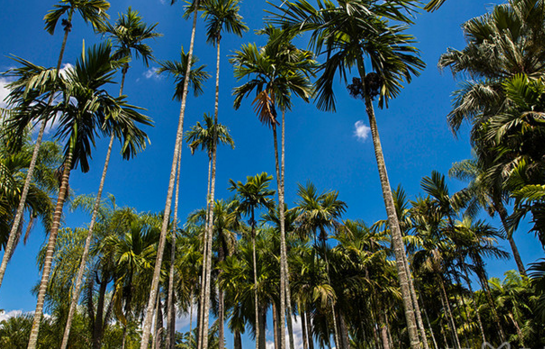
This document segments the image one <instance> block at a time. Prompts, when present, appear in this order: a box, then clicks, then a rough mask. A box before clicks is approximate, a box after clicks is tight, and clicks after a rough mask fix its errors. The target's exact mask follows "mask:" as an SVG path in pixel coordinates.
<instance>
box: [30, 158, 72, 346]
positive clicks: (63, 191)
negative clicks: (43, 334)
mask: <svg viewBox="0 0 545 349" xmlns="http://www.w3.org/2000/svg"><path fill="white" fill-rule="evenodd" d="M72 157H73V154H72V149H70V151H69V153H68V156H67V158H66V160H65V162H64V170H63V173H62V181H61V187H60V189H59V196H58V198H57V205H56V207H55V214H54V215H53V223H52V226H51V232H49V241H48V243H47V250H46V252H45V261H44V269H43V271H42V279H41V281H40V287H39V290H38V301H37V303H36V311H35V312H34V320H33V322H32V330H31V331H30V340H29V342H28V349H35V348H36V344H37V341H38V332H39V331H40V322H41V320H42V315H43V309H44V300H45V292H46V291H47V284H48V282H49V276H50V273H51V265H52V263H53V254H54V253H55V244H56V242H57V234H58V232H59V227H60V224H61V216H62V209H63V206H64V201H65V199H66V196H67V193H68V181H69V179H70V170H71V167H72Z"/></svg>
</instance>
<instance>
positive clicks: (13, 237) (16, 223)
mask: <svg viewBox="0 0 545 349" xmlns="http://www.w3.org/2000/svg"><path fill="white" fill-rule="evenodd" d="M71 21H72V11H70V12H69V13H68V22H69V23H70V22H71ZM69 28H70V27H69V26H67V27H66V28H65V30H64V37H63V40H62V45H61V51H60V53H59V59H58V61H57V70H56V72H55V80H56V79H58V77H59V71H60V69H61V64H62V57H63V56H64V50H65V48H66V41H67V39H68V33H70V29H69ZM54 98H55V92H52V93H51V96H50V97H49V101H48V102H47V106H48V107H50V106H51V104H52V103H53V100H54ZM46 125H47V121H46V120H44V121H43V122H42V124H41V125H40V131H39V132H38V138H37V139H36V143H34V150H33V152H32V159H31V160H30V165H29V167H28V170H27V175H26V179H25V185H24V186H23V192H22V193H21V199H20V201H19V206H18V207H17V213H16V214H15V218H14V220H13V226H12V227H11V231H10V233H9V238H8V242H7V243H6V247H5V249H4V256H3V258H2V264H1V265H0V287H2V281H3V280H4V274H5V273H6V269H7V267H8V262H9V260H10V258H11V255H12V254H13V250H14V249H15V245H16V242H17V232H18V231H19V227H20V225H21V221H22V220H23V215H24V211H25V204H26V198H27V196H28V191H29V190H30V184H31V182H32V177H34V169H35V168H36V162H37V161H38V155H39V153H40V147H41V146H42V139H43V136H44V133H45V127H46Z"/></svg>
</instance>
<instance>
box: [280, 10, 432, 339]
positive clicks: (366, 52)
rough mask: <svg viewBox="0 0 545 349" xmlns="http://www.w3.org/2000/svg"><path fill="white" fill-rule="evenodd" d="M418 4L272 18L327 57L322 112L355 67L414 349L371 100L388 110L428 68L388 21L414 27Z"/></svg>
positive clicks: (320, 86)
mask: <svg viewBox="0 0 545 349" xmlns="http://www.w3.org/2000/svg"><path fill="white" fill-rule="evenodd" d="M415 5H416V3H415V2H413V1H399V2H397V1H396V2H382V1H376V0H357V1H339V4H338V6H337V5H336V4H334V3H333V2H331V1H326V2H323V3H322V2H319V3H318V8H317V9H315V8H314V7H312V6H311V5H310V4H308V3H307V2H285V3H283V5H282V6H281V7H280V6H276V11H278V13H279V14H278V15H277V16H276V17H275V18H273V22H275V23H277V24H279V25H281V26H285V27H288V28H292V29H293V30H297V31H301V30H304V31H306V30H310V31H312V32H313V33H312V35H311V40H312V42H311V45H312V47H314V48H315V50H316V52H318V53H324V54H325V56H326V57H327V61H326V62H325V63H324V64H323V65H322V66H321V70H322V75H321V76H320V77H319V78H318V81H317V82H316V88H317V106H318V108H320V109H323V110H335V100H334V93H333V81H334V78H335V75H336V73H337V72H339V74H340V75H341V77H343V78H344V79H345V81H346V76H347V73H348V72H347V69H349V68H350V67H356V68H357V71H358V73H359V79H358V78H355V79H353V84H352V85H350V90H351V93H352V95H354V96H357V97H361V98H362V99H363V100H364V102H365V108H366V112H367V115H368V117H369V125H370V128H371V134H372V138H373V145H374V148H375V157H376V160H377V165H378V170H379V176H380V182H381V186H382V194H383V198H384V203H385V206H386V212H387V214H388V221H389V224H390V227H391V228H390V229H391V232H392V243H393V246H394V252H395V258H396V263H397V264H396V266H397V271H398V275H399V281H400V286H401V292H402V295H403V304H404V308H405V314H406V320H407V328H408V332H409V337H410V342H411V348H413V349H416V348H417V347H418V346H419V342H420V341H419V339H418V332H417V328H416V327H417V326H416V320H415V316H414V310H413V309H414V305H413V302H412V300H411V295H410V290H409V286H408V279H409V278H410V277H411V276H410V273H407V271H406V270H405V269H406V268H405V265H406V263H405V262H406V255H405V250H404V245H403V241H402V237H401V231H400V229H399V223H398V220H397V216H396V213H395V205H394V200H393V196H392V192H391V188H390V183H389V179H388V174H387V171H386V165H385V162H384V155H383V152H382V146H381V143H380V137H379V134H378V129H377V124H376V118H375V112H374V108H373V98H374V96H377V95H378V96H379V103H378V105H379V107H384V106H386V107H387V106H388V100H389V99H391V98H393V97H395V96H397V95H398V94H399V92H400V90H401V88H402V85H401V84H402V82H403V80H406V81H407V82H410V80H411V77H412V76H413V75H418V71H419V70H420V69H422V68H423V67H424V62H423V61H422V60H420V59H419V58H418V49H416V48H415V47H414V46H412V44H413V43H414V41H415V40H414V37H413V36H412V35H410V34H405V33H404V30H405V29H406V26H403V25H393V26H392V25H390V23H389V21H388V20H389V19H391V20H394V21H396V22H398V23H401V24H403V23H410V18H409V17H407V15H405V13H406V11H411V10H412V9H413V6H415ZM365 56H367V57H368V59H369V60H370V64H371V67H372V69H373V70H374V72H370V73H368V74H367V72H366V67H365V61H364V57H365Z"/></svg>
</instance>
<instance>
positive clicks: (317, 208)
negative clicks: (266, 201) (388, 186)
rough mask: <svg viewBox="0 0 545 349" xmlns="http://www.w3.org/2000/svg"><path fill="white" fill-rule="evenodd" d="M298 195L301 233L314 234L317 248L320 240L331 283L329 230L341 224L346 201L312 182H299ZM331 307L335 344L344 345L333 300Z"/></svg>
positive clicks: (298, 218)
mask: <svg viewBox="0 0 545 349" xmlns="http://www.w3.org/2000/svg"><path fill="white" fill-rule="evenodd" d="M297 195H298V196H299V197H300V198H301V199H300V200H299V201H298V202H297V203H296V204H297V208H298V210H299V212H300V214H299V217H297V219H296V222H297V223H298V225H299V226H298V230H299V233H300V234H302V235H306V234H313V235H314V245H315V248H317V247H318V243H317V240H318V241H319V242H320V244H321V247H322V253H323V258H324V261H325V268H326V275H327V281H328V284H330V285H331V279H330V275H329V262H328V257H327V253H328V251H327V239H328V236H327V231H328V230H330V229H332V228H334V227H336V226H339V225H340V223H339V220H340V218H341V215H342V214H343V213H344V212H345V211H346V203H344V202H343V201H341V200H339V199H338V196H339V193H338V192H335V191H330V192H324V193H321V194H318V191H317V189H316V186H314V184H312V183H310V182H308V183H307V185H306V186H302V185H301V184H299V189H298V190H297ZM330 307H331V313H332V315H333V329H334V332H335V344H336V346H338V347H342V344H341V342H340V337H339V333H338V327H337V316H336V313H335V303H334V302H333V301H332V302H331V304H330Z"/></svg>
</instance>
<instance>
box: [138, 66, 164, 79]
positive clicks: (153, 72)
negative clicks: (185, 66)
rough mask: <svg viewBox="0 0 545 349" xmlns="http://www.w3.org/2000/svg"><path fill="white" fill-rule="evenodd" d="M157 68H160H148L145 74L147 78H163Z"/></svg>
mask: <svg viewBox="0 0 545 349" xmlns="http://www.w3.org/2000/svg"><path fill="white" fill-rule="evenodd" d="M157 70H159V68H157V67H151V68H149V69H148V70H146V71H145V72H144V74H143V75H144V77H145V78H146V79H155V80H161V79H162V78H163V77H162V76H161V75H159V74H157Z"/></svg>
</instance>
